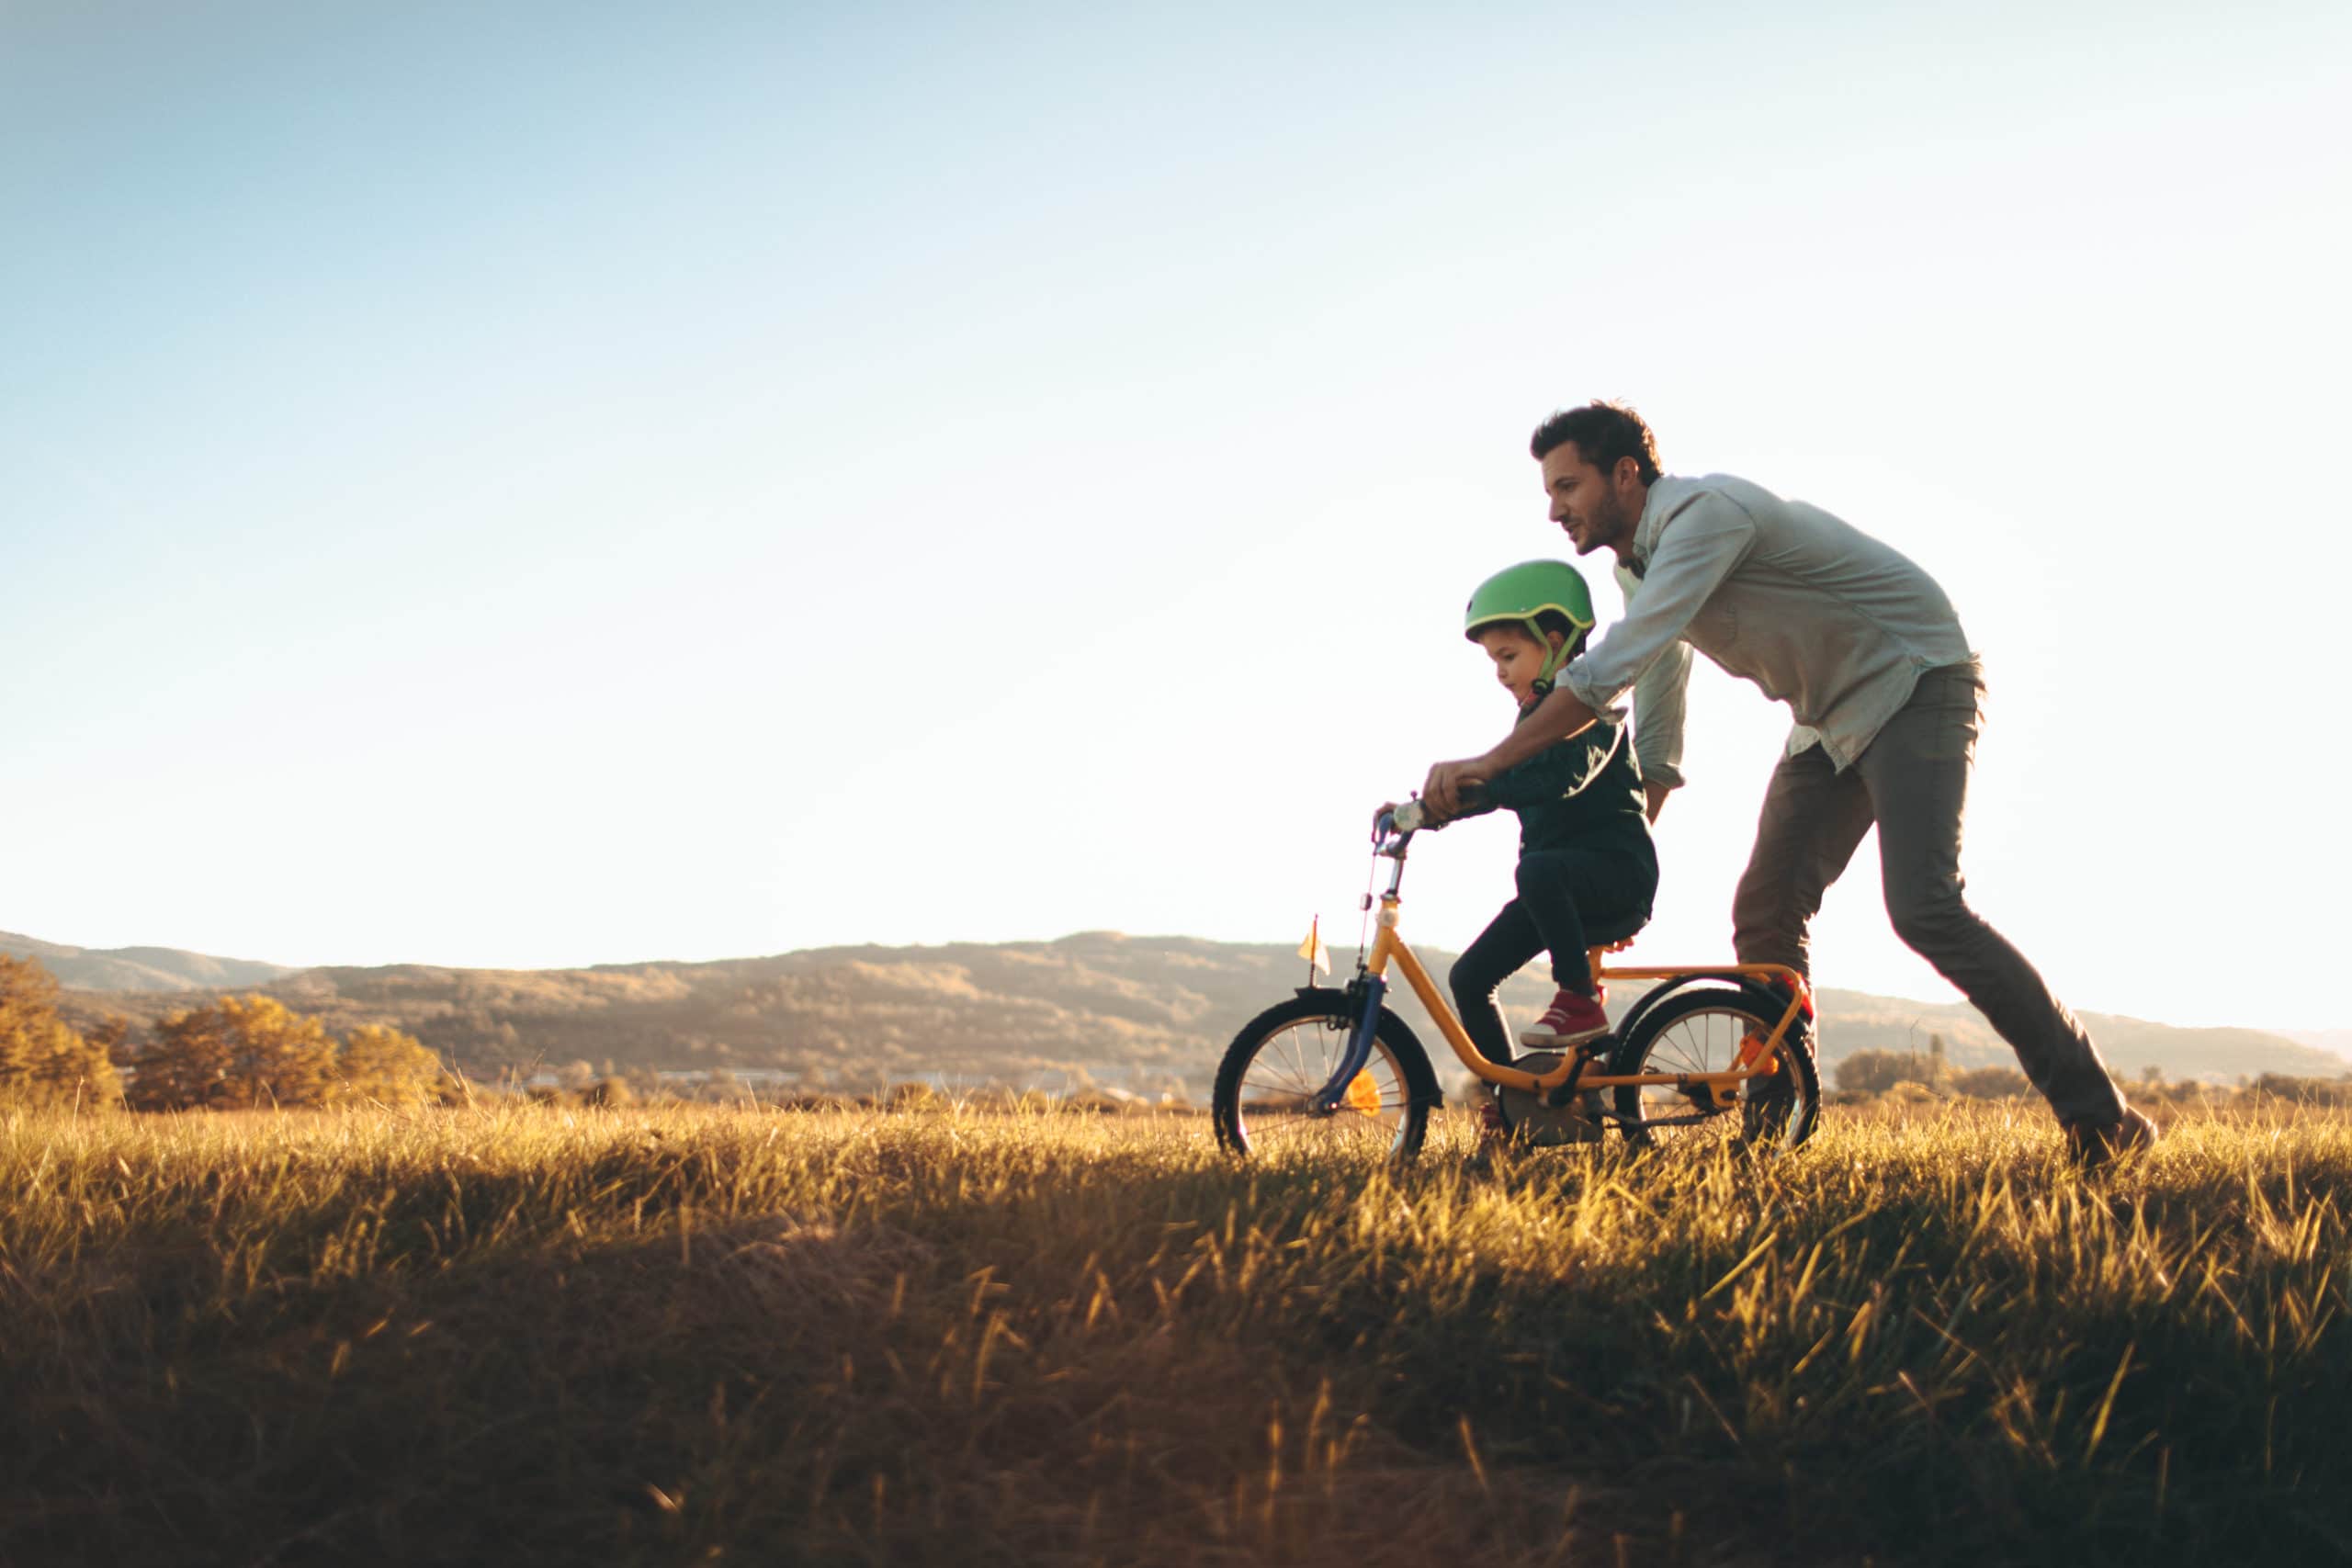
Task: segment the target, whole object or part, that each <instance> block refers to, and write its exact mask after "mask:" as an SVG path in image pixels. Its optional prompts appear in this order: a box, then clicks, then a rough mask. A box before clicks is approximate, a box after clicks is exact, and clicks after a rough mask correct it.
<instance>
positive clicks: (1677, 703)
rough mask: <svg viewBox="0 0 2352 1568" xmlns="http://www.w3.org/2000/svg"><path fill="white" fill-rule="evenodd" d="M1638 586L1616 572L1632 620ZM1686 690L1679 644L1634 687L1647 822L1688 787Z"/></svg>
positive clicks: (1685, 653) (1686, 651) (1684, 646)
mask: <svg viewBox="0 0 2352 1568" xmlns="http://www.w3.org/2000/svg"><path fill="white" fill-rule="evenodd" d="M1641 586H1642V580H1641V579H1640V578H1638V577H1635V576H1634V574H1633V573H1632V572H1631V571H1629V570H1626V568H1625V565H1624V563H1623V562H1622V561H1621V562H1619V563H1618V566H1617V590H1618V592H1620V593H1622V594H1623V595H1624V599H1625V613H1626V614H1627V615H1632V614H1633V610H1634V594H1635V593H1637V592H1640V590H1641ZM1690 688H1691V645H1690V644H1689V643H1687V642H1677V643H1675V644H1674V645H1673V646H1672V647H1670V648H1668V649H1667V650H1666V651H1665V652H1664V653H1661V654H1659V655H1658V656H1657V659H1656V660H1652V661H1651V664H1650V667H1649V668H1648V669H1646V670H1645V671H1642V673H1641V676H1640V678H1639V679H1637V680H1636V681H1634V758H1635V760H1636V761H1639V762H1640V763H1641V765H1642V794H1643V796H1644V798H1645V799H1646V800H1647V802H1648V804H1649V813H1648V815H1649V819H1650V820H1651V821H1652V822H1656V821H1657V814H1658V813H1659V812H1660V811H1661V810H1663V809H1665V807H1666V797H1667V796H1668V795H1669V794H1671V793H1672V792H1673V791H1675V790H1678V789H1680V788H1681V787H1682V786H1683V784H1685V783H1686V782H1687V781H1686V780H1685V779H1684V778H1683V776H1682V721H1683V717H1684V716H1685V715H1686V713H1687V712H1688V711H1689V709H1688V702H1687V699H1688V696H1689V693H1690Z"/></svg>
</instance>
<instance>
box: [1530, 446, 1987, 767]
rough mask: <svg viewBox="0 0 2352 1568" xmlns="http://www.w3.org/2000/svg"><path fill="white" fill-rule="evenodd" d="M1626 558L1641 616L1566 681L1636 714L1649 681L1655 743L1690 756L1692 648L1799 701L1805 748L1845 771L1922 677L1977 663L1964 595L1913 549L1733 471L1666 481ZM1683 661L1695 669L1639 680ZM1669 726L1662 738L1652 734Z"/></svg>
mask: <svg viewBox="0 0 2352 1568" xmlns="http://www.w3.org/2000/svg"><path fill="white" fill-rule="evenodd" d="M1623 564H1625V565H1626V566H1628V567H1630V568H1631V569H1632V570H1633V572H1634V575H1635V576H1637V577H1639V579H1640V580H1641V581H1640V586H1639V588H1638V589H1637V590H1636V591H1635V592H1634V593H1633V595H1632V597H1631V599H1630V600H1629V602H1628V604H1627V605H1626V613H1625V618H1624V619H1623V620H1622V621H1620V622H1618V623H1617V624H1616V625H1615V626H1611V627H1610V628H1609V631H1608V634H1607V635H1606V636H1604V637H1601V638H1600V640H1599V641H1597V642H1595V643H1594V644H1593V645H1592V646H1591V647H1590V648H1589V649H1586V650H1585V652H1584V653H1583V654H1582V655H1581V656H1579V657H1578V658H1577V659H1575V660H1571V661H1570V662H1569V664H1568V666H1567V668H1566V670H1565V671H1562V673H1561V676H1560V683H1561V684H1562V685H1563V686H1566V688H1567V689H1568V690H1569V691H1571V692H1574V693H1575V694H1577V699H1578V700H1579V701H1581V702H1583V703H1584V705H1586V706H1588V707H1589V708H1591V709H1592V710H1593V712H1595V713H1598V714H1604V715H1608V716H1612V717H1620V718H1622V717H1623V709H1622V708H1621V707H1620V706H1619V705H1620V703H1621V702H1622V701H1623V698H1624V695H1625V694H1626V693H1627V692H1628V691H1634V694H1635V706H1636V712H1635V727H1634V733H1635V735H1636V737H1637V738H1638V739H1644V740H1645V741H1647V743H1648V744H1647V745H1646V746H1645V747H1644V748H1643V750H1645V752H1646V751H1647V750H1651V749H1653V748H1655V749H1656V750H1657V751H1658V752H1659V753H1660V754H1661V755H1666V754H1669V753H1670V754H1672V755H1673V756H1675V757H1677V758H1678V759H1679V754H1680V751H1681V718H1682V713H1681V709H1682V700H1681V685H1682V682H1683V681H1684V680H1686V679H1687V678H1688V674H1689V664H1688V656H1687V655H1681V654H1680V650H1679V649H1678V648H1677V646H1676V645H1677V644H1679V643H1688V644H1690V645H1691V647H1692V648H1694V649H1698V650H1699V651H1700V652H1701V653H1703V654H1705V655H1706V656H1707V657H1708V658H1710V659H1712V660H1714V661H1715V662H1716V663H1717V664H1720V665H1721V666H1723V667H1724V669H1725V670H1728V671H1731V672H1732V673H1733V674H1735V675H1737V676H1740V677H1742V678H1744V679H1746V680H1749V681H1753V682H1756V684H1757V685H1758V686H1759V687H1761V688H1762V689H1763V691H1764V694H1765V695H1767V696H1769V697H1771V698H1773V699H1775V700H1776V701H1779V702H1784V703H1786V704H1788V705H1789V707H1790V709H1791V711H1792V712H1793V713H1794V714H1795V715H1796V720H1797V729H1796V731H1795V732H1794V733H1793V734H1792V735H1791V736H1790V738H1789V749H1790V750H1791V751H1792V752H1793V751H1797V750H1803V749H1804V747H1806V746H1808V745H1812V744H1815V742H1816V741H1817V742H1818V743H1819V744H1820V746H1821V748H1822V749H1823V750H1825V751H1826V752H1827V753H1828V755H1829V758H1830V760H1831V761H1833V762H1834V763H1835V764H1836V765H1837V766H1838V768H1839V769H1841V770H1842V769H1845V768H1848V767H1850V766H1852V764H1853V761H1854V759H1856V758H1857V757H1860V755H1861V754H1862V752H1863V750H1864V749H1865V748H1867V747H1868V746H1869V745H1870V743H1871V740H1872V739H1875V738H1876V736H1877V735H1878V732H1879V729H1880V728H1881V727H1882V726H1883V725H1884V724H1885V723H1886V721H1887V720H1888V719H1890V718H1892V717H1894V714H1895V711H1896V710H1897V709H1899V708H1900V707H1902V706H1903V705H1904V704H1905V702H1907V701H1909V700H1910V696H1911V691H1912V688H1913V687H1914V686H1916V685H1917V683H1918V679H1919V675H1920V672H1921V671H1927V670H1934V669H1939V668H1940V667H1942V666H1944V665H1947V664H1964V663H1966V662H1967V661H1968V660H1971V659H1973V657H1975V656H1974V654H1973V652H1972V651H1971V650H1970V649H1969V646H1968V638H1967V636H1966V635H1965V634H1964V633H1963V632H1962V630H1961V627H1960V616H1959V615H1957V614H1956V613H1955V612H1954V611H1953V609H1952V607H1951V600H1950V599H1948V598H1946V597H1945V596H1944V591H1943V590H1942V589H1941V588H1939V587H1938V586H1937V585H1936V581H1935V579H1934V578H1932V577H1929V576H1928V574H1927V573H1926V572H1925V571H1922V570H1920V569H1919V568H1918V566H1917V565H1916V564H1915V563H1914V562H1912V560H1911V559H1910V558H1908V557H1906V556H1905V555H1903V554H1902V552H1900V551H1898V550H1896V549H1894V548H1893V547H1890V546H1887V545H1884V544H1882V543H1880V542H1879V541H1878V540H1876V539H1873V538H1871V536H1869V535H1867V534H1865V533H1863V532H1861V531H1860V529H1858V528H1855V527H1853V526H1852V525H1849V524H1847V523H1844V522H1841V521H1839V520H1838V518H1836V517H1833V516H1831V515H1830V514H1829V513H1826V512H1824V511H1822V510H1821V509H1820V508H1819V507H1817V506H1811V505H1807V504H1806V503H1805V502H1802V501H1783V500H1781V498H1780V497H1779V496H1777V495H1774V494H1773V493H1772V492H1771V491H1768V490H1766V489H1764V488H1763V487H1762V486H1761V485H1756V484H1750V483H1749V482H1748V481H1747V480H1746V479H1734V478H1732V477H1731V476H1729V475H1727V474H1710V475H1708V476H1706V477H1705V478H1703V479H1679V478H1677V477H1675V476H1672V475H1667V476H1663V477H1661V478H1660V479H1658V480H1657V483H1655V484H1653V485H1651V486H1650V490H1649V499H1648V502H1646V503H1645V505H1644V506H1643V508H1642V517H1641V522H1640V523H1639V524H1638V525H1636V526H1635V528H1634V545H1633V550H1632V552H1631V556H1630V558H1628V559H1627V560H1626V561H1625V562H1624V563H1623ZM1674 657H1679V658H1680V659H1681V660H1683V668H1682V671H1680V673H1679V675H1676V676H1675V677H1673V678H1672V679H1670V680H1668V681H1666V682H1645V683H1644V686H1643V688H1642V689H1640V690H1635V682H1640V681H1642V679H1643V677H1644V676H1645V674H1646V673H1648V672H1649V671H1651V670H1652V669H1653V667H1655V666H1657V665H1658V664H1659V662H1660V661H1661V660H1669V659H1670V658H1674ZM1653 726H1656V727H1657V729H1658V730H1659V731H1660V733H1658V734H1657V735H1654V736H1652V735H1645V733H1644V732H1645V730H1647V729H1649V728H1652V727H1653ZM1644 761H1645V762H1646V761H1647V757H1646V756H1645V758H1644ZM1668 772H1671V770H1668ZM1667 782H1679V775H1676V776H1675V777H1673V778H1670V779H1668V781H1667Z"/></svg>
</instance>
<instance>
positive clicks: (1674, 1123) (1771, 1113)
mask: <svg viewBox="0 0 2352 1568" xmlns="http://www.w3.org/2000/svg"><path fill="white" fill-rule="evenodd" d="M1781 1011H1782V1006H1781V1003H1779V1002H1768V1001H1765V1000H1762V999H1759V998H1755V997H1752V996H1750V995H1748V994H1747V992H1745V991H1730V990H1719V989H1714V988H1709V989H1705V990H1695V991H1684V992H1682V993H1681V994H1679V995H1678V996H1670V997H1668V998H1665V999H1663V1000H1662V1001H1660V1002H1659V1003H1658V1005H1657V1007H1656V1008H1654V1009H1652V1010H1649V1011H1648V1012H1645V1013H1644V1014H1643V1015H1642V1017H1641V1018H1640V1019H1639V1020H1638V1021H1636V1022H1635V1023H1634V1028H1633V1029H1632V1031H1631V1032H1628V1033H1627V1034H1626V1036H1625V1038H1624V1039H1623V1040H1621V1041H1619V1042H1618V1043H1617V1048H1616V1049H1615V1050H1614V1051H1612V1052H1611V1053H1610V1056H1609V1071H1610V1074H1611V1077H1632V1076H1634V1075H1635V1074H1638V1073H1676V1074H1699V1073H1722V1072H1729V1071H1730V1070H1731V1069H1732V1067H1733V1066H1735V1064H1736V1062H1737V1061H1738V1059H1739V1053H1740V1047H1741V1046H1742V1045H1743V1044H1744V1043H1746V1042H1747V1040H1748V1039H1749V1038H1750V1037H1754V1038H1757V1039H1770V1038H1771V1034H1772V1028H1773V1026H1774V1025H1775V1024H1777V1023H1779V1022H1780V1021H1781ZM1772 1061H1773V1066H1774V1070H1773V1071H1772V1072H1770V1073H1767V1074H1759V1075H1758V1076H1757V1077H1752V1078H1749V1079H1747V1081H1746V1082H1744V1083H1739V1084H1735V1085H1733V1086H1731V1091H1730V1093H1729V1094H1727V1095H1724V1096H1723V1097H1720V1098H1719V1097H1718V1096H1717V1095H1716V1094H1715V1093H1714V1092H1713V1090H1711V1089H1709V1088H1708V1087H1707V1086H1706V1085H1703V1084H1693V1085H1691V1086H1689V1087H1687V1088H1682V1087H1678V1086H1676V1085H1674V1084H1670V1083H1668V1084H1623V1085H1620V1086H1619V1087H1618V1089H1617V1090H1616V1098H1617V1116H1618V1124H1619V1125H1620V1126H1621V1127H1623V1129H1624V1132H1625V1138H1626V1141H1627V1142H1628V1143H1631V1144H1634V1145H1665V1144H1672V1145H1677V1146H1681V1145H1715V1144H1729V1145H1735V1146H1738V1147H1744V1148H1757V1149H1765V1148H1783V1149H1792V1148H1795V1147H1796V1146H1797V1145H1799V1144H1802V1143H1804V1141H1805V1140H1806V1139H1807V1138H1809V1137H1811V1136H1813V1129H1814V1126H1815V1122H1818V1121H1819V1120H1820V1116H1821V1075H1820V1074H1819V1072H1818V1071H1816V1070H1815V1066H1814V1064H1813V1053H1812V1052H1811V1051H1810V1050H1808V1049H1807V1048H1806V1046H1805V1043H1804V1041H1803V1040H1802V1039H1800V1038H1799V1037H1798V1032H1797V1031H1796V1029H1794V1028H1792V1029H1791V1030H1790V1031H1789V1032H1788V1033H1786V1034H1785V1035H1783V1036H1781V1043H1780V1044H1778V1045H1777V1046H1775V1047H1773V1054H1772Z"/></svg>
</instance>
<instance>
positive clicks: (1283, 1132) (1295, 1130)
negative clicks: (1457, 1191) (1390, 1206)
mask: <svg viewBox="0 0 2352 1568" xmlns="http://www.w3.org/2000/svg"><path fill="white" fill-rule="evenodd" d="M1354 1027H1355V1015H1354V1013H1353V1012H1352V1010H1351V1009H1350V1008H1349V1006H1348V1001H1347V998H1346V996H1345V994H1344V993H1342V992H1339V991H1321V992H1312V993H1309V994H1307V995H1305V996H1302V997H1299V998H1297V999H1295V1000H1294V1001H1287V1002H1284V1003H1283V1004H1282V1005H1281V1006H1280V1007H1274V1008H1269V1009H1268V1010H1266V1011H1264V1012H1262V1013H1260V1014H1259V1015H1258V1016H1257V1017H1256V1018H1253V1019H1251V1020H1250V1021H1249V1022H1248V1023H1246V1024H1244V1025H1243V1026H1242V1029H1241V1032H1240V1033H1238V1034H1237V1035H1235V1036H1234V1037H1233V1043H1232V1044H1231V1045H1229V1046H1227V1048H1226V1053H1225V1061H1224V1064H1223V1065H1222V1066H1219V1067H1218V1068H1217V1075H1216V1094H1215V1095H1214V1097H1213V1098H1212V1099H1211V1100H1210V1109H1211V1111H1212V1114H1213V1117H1214V1120H1215V1122H1216V1139H1217V1142H1218V1143H1219V1144H1222V1145H1224V1146H1225V1147H1226V1148H1227V1150H1228V1151H1230V1152H1231V1153H1234V1154H1237V1155H1241V1156H1252V1155H1271V1154H1276V1153H1279V1152H1281V1151H1283V1150H1285V1149H1303V1150H1310V1151H1314V1152H1317V1153H1339V1152H1370V1153H1385V1154H1386V1155H1388V1156H1390V1157H1392V1158H1396V1159H1410V1158H1412V1157H1413V1156H1415V1155H1417V1154H1419V1152H1420V1148H1421V1140H1422V1138H1423V1137H1424V1136H1426V1135H1427V1134H1428V1132H1429V1121H1430V1106H1431V1105H1434V1104H1435V1103H1436V1102H1437V1100H1438V1099H1439V1094H1438V1088H1437V1075H1436V1074H1434V1073H1433V1072H1431V1071H1430V1063H1429V1056H1428V1054H1427V1053H1425V1052H1424V1051H1423V1050H1422V1049H1421V1044H1420V1042H1419V1041H1418V1040H1416V1039H1414V1038H1413V1034H1412V1032H1411V1031H1410V1030H1408V1029H1407V1028H1406V1027H1405V1024H1404V1022H1403V1021H1402V1020H1400V1019H1398V1018H1397V1016H1396V1015H1395V1014H1394V1013H1391V1012H1389V1011H1388V1010H1386V1009H1385V1008H1384V1009H1382V1010H1381V1013H1380V1019H1379V1022H1378V1024H1377V1026H1376V1027H1375V1029H1374V1034H1373V1041H1372V1055H1371V1056H1370V1057H1369V1058H1368V1059H1366V1061H1365V1063H1364V1066H1363V1071H1362V1072H1360V1073H1358V1074H1357V1075H1356V1077H1355V1081H1354V1082H1352V1083H1351V1084H1350V1085H1349V1086H1348V1089H1347V1092H1346V1093H1345V1094H1344V1095H1343V1096H1341V1098H1340V1103H1339V1104H1338V1105H1337V1106H1335V1107H1333V1108H1332V1109H1331V1110H1329V1111H1320V1110H1317V1109H1316V1107H1315V1105H1314V1099H1315V1095H1316V1091H1317V1090H1318V1089H1321V1088H1322V1087H1323V1086H1324V1085H1325V1084H1327V1083H1329V1082H1330V1081H1331V1077H1332V1075H1333V1074H1335V1073H1337V1072H1338V1071H1339V1070H1340V1061H1341V1059H1342V1058H1344V1057H1345V1056H1346V1055H1347V1051H1348V1036H1349V1033H1350V1032H1351V1031H1352V1030H1353V1029H1354Z"/></svg>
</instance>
